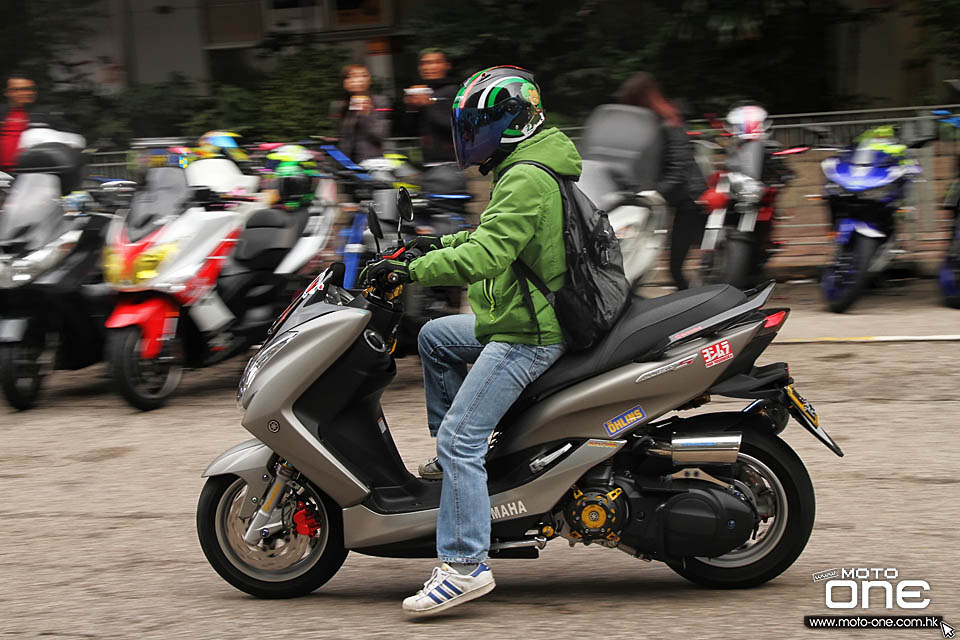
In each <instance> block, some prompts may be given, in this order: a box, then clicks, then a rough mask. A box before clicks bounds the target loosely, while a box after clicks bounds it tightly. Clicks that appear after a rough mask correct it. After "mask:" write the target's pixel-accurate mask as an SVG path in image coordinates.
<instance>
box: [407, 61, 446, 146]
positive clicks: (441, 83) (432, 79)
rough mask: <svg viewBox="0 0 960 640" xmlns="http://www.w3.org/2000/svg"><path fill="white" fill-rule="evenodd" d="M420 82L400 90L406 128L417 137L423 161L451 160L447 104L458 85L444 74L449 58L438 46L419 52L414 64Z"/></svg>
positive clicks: (408, 132) (409, 133)
mask: <svg viewBox="0 0 960 640" xmlns="http://www.w3.org/2000/svg"><path fill="white" fill-rule="evenodd" d="M418 70H419V72H420V78H421V79H422V80H423V84H415V85H413V86H410V87H407V88H406V89H404V90H403V94H404V95H403V102H404V105H405V107H406V126H405V129H406V132H407V134H408V135H411V136H419V137H420V148H421V149H422V151H423V162H424V163H425V164H433V163H438V162H453V161H454V160H455V159H456V158H455V157H454V150H453V141H452V139H451V137H450V105H451V104H452V103H453V99H454V97H455V96H456V95H457V90H458V89H459V88H460V85H459V84H458V83H457V82H456V81H455V80H453V79H450V78H448V77H447V74H448V73H449V72H450V62H448V61H447V55H446V54H445V53H444V52H443V51H441V50H440V49H436V48H430V49H424V50H423V51H421V52H420V65H419V67H418Z"/></svg>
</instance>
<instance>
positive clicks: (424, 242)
mask: <svg viewBox="0 0 960 640" xmlns="http://www.w3.org/2000/svg"><path fill="white" fill-rule="evenodd" d="M406 248H407V249H416V250H417V251H419V252H420V253H427V252H429V251H433V250H434V249H442V248H443V243H442V242H441V241H440V236H417V237H416V238H414V239H413V240H411V241H410V242H408V243H407V244H406Z"/></svg>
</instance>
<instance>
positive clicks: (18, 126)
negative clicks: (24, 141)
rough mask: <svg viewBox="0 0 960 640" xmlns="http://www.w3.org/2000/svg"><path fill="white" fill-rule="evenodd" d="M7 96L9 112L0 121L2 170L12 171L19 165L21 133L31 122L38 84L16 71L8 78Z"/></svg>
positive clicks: (0, 163) (0, 161)
mask: <svg viewBox="0 0 960 640" xmlns="http://www.w3.org/2000/svg"><path fill="white" fill-rule="evenodd" d="M6 96H7V112H6V116H5V117H4V119H3V121H2V122H0V171H12V170H13V169H14V168H15V167H16V166H17V148H18V146H19V143H20V134H22V133H23V132H24V130H25V129H26V128H27V126H28V125H29V124H30V111H31V109H32V107H33V103H34V100H36V98H37V85H36V84H34V82H33V80H31V79H30V78H27V77H26V75H25V74H22V73H14V74H12V75H11V76H10V77H9V78H7V90H6Z"/></svg>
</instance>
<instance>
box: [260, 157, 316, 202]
mask: <svg viewBox="0 0 960 640" xmlns="http://www.w3.org/2000/svg"><path fill="white" fill-rule="evenodd" d="M264 169H266V170H267V171H268V172H270V174H271V175H272V177H271V180H270V182H269V188H272V189H275V190H276V192H277V194H278V196H279V198H280V202H281V203H282V204H283V206H284V207H286V208H288V209H296V208H299V207H302V206H304V205H306V204H307V203H309V202H310V201H311V200H312V199H313V193H314V188H315V186H316V184H315V183H316V176H317V163H316V161H315V160H314V156H313V153H311V152H310V150H309V149H306V148H305V147H301V146H300V145H295V144H287V145H283V146H281V147H277V148H276V149H274V150H273V151H271V152H270V153H269V154H267V161H266V163H265V165H264Z"/></svg>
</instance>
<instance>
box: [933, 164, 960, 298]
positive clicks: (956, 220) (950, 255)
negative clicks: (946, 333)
mask: <svg viewBox="0 0 960 640" xmlns="http://www.w3.org/2000/svg"><path fill="white" fill-rule="evenodd" d="M957 176H958V179H957V180H954V182H953V183H952V184H951V185H950V188H949V189H948V191H947V195H946V197H945V198H944V202H943V208H944V209H946V210H948V211H950V212H951V213H952V214H953V224H952V226H951V230H950V245H949V247H948V248H947V254H946V256H944V260H943V264H942V265H941V266H940V271H939V273H938V274H937V275H938V277H939V282H940V291H941V293H942V294H943V302H944V304H946V305H947V306H948V307H953V308H955V309H960V158H957Z"/></svg>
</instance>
